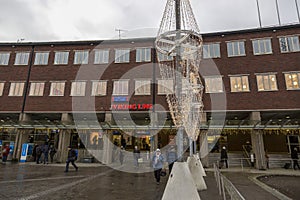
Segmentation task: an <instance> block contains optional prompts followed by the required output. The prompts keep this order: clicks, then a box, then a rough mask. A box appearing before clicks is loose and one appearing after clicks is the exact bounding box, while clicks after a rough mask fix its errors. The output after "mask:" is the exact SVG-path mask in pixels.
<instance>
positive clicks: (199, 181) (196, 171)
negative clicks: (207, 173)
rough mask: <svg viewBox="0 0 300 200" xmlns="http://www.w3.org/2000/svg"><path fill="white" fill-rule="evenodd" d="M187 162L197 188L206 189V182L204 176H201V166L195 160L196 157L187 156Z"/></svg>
mask: <svg viewBox="0 0 300 200" xmlns="http://www.w3.org/2000/svg"><path fill="white" fill-rule="evenodd" d="M187 163H188V166H189V169H190V171H191V174H192V178H193V180H194V182H195V185H196V188H197V190H199V191H201V190H207V186H206V183H205V181H204V178H203V176H202V174H201V173H202V172H201V167H200V165H199V163H198V162H197V160H196V158H195V157H194V156H191V157H188V159H187Z"/></svg>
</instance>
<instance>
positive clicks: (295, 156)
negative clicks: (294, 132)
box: [291, 147, 300, 170]
mask: <svg viewBox="0 0 300 200" xmlns="http://www.w3.org/2000/svg"><path fill="white" fill-rule="evenodd" d="M291 158H292V160H293V167H294V170H296V166H297V167H298V169H300V167H299V163H298V159H299V157H298V150H297V147H294V149H293V150H292V153H291Z"/></svg>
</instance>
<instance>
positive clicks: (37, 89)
mask: <svg viewBox="0 0 300 200" xmlns="http://www.w3.org/2000/svg"><path fill="white" fill-rule="evenodd" d="M44 87H45V83H44V82H31V83H30V90H29V96H43V95H44Z"/></svg>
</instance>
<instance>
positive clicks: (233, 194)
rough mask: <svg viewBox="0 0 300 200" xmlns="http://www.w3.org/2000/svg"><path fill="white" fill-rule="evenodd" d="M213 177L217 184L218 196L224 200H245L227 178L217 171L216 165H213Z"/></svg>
mask: <svg viewBox="0 0 300 200" xmlns="http://www.w3.org/2000/svg"><path fill="white" fill-rule="evenodd" d="M214 175H215V179H216V182H217V186H218V190H219V195H220V196H222V197H223V199H224V200H226V198H227V196H230V199H233V200H245V198H244V197H243V196H242V195H241V193H240V192H239V191H238V190H237V189H236V187H235V186H234V185H233V184H232V183H231V181H230V180H228V178H226V177H225V176H224V175H223V174H222V173H221V172H220V170H219V169H218V167H217V165H216V164H215V163H214Z"/></svg>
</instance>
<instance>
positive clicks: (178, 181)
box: [162, 162, 200, 200]
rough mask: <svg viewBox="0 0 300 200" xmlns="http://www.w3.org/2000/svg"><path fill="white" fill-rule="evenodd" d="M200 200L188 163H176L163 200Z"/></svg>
mask: <svg viewBox="0 0 300 200" xmlns="http://www.w3.org/2000/svg"><path fill="white" fill-rule="evenodd" d="M182 199H188V200H200V196H199V194H198V191H197V188H196V186H195V183H194V180H193V178H192V174H191V172H190V170H189V167H188V164H187V163H186V162H175V163H174V166H173V169H172V173H171V174H170V176H169V179H168V183H167V186H166V188H165V191H164V194H163V197H162V200H182Z"/></svg>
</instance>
